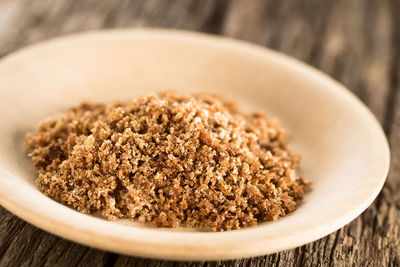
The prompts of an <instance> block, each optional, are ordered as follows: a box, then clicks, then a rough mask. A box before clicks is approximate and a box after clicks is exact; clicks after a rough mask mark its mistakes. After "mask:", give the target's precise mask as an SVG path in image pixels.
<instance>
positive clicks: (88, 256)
mask: <svg viewBox="0 0 400 267" xmlns="http://www.w3.org/2000/svg"><path fill="white" fill-rule="evenodd" d="M136 26H146V27H166V28H180V29H187V30H194V31H201V32H208V33H213V34H220V35H225V36H229V37H233V38H237V39H242V40H247V41H250V42H253V43H257V44H260V45H263V46H267V47H270V48H273V49H276V50H279V51H282V52H283V53H286V54H288V55H291V56H294V57H296V58H299V59H300V60H303V61H305V62H307V63H309V64H311V65H313V66H315V67H316V68H318V69H320V70H322V71H323V72H325V73H327V74H329V75H331V76H332V77H334V78H335V79H337V80H338V81H340V82H341V83H343V84H344V85H345V86H347V87H348V88H349V89H350V90H351V91H353V92H354V93H355V94H356V95H357V96H358V97H359V98H360V99H361V100H362V101H363V102H364V103H366V104H367V105H368V106H369V107H370V109H371V110H372V112H373V113H374V114H375V115H376V117H377V118H378V120H379V121H380V123H381V124H382V126H383V128H384V130H385V132H386V134H387V137H388V139H389V142H390V145H391V151H392V162H391V170H390V173H389V177H388V180H387V182H386V184H385V186H384V188H383V190H382V192H381V193H380V195H379V196H378V198H377V199H376V200H375V201H374V203H373V204H372V205H371V206H370V207H369V208H368V209H367V210H366V211H365V212H364V213H363V214H362V215H361V216H359V217H358V218H357V219H356V220H354V221H353V222H352V223H350V224H349V225H347V226H346V227H344V228H342V229H340V230H339V231H337V232H335V233H332V234H331V235H329V236H327V237H325V238H323V239H321V240H318V241H316V242H313V243H310V244H307V245H305V246H303V247H300V248H296V249H293V250H289V251H284V252H281V253H277V254H273V255H269V256H264V257H258V258H251V259H242V260H237V261H224V262H202V263H188V262H167V261H158V260H157V261H152V260H148V259H140V258H134V257H127V256H121V255H117V254H113V253H108V252H104V251H100V250H96V249H92V248H88V247H85V246H82V245H79V244H76V243H72V242H69V241H66V240H64V239H61V238H59V237H56V236H54V235H51V234H48V233H46V232H44V231H42V230H39V229H37V228H35V227H33V226H32V225H30V224H28V223H26V222H24V221H22V220H20V219H18V218H16V217H15V216H13V215H12V214H11V213H9V212H7V211H6V210H5V209H3V208H1V207H0V266H21V265H24V266H43V265H48V266H54V265H57V266H74V265H82V266H103V265H106V266H112V265H115V266H132V265H133V266H134V265H137V266H142V265H150V264H151V265H154V266H172V265H176V266H186V265H194V266H197V265H205V266H214V265H217V264H221V265H236V266H264V265H278V266H292V265H298V266H311V265H313V266H314V265H319V266H337V265H339V266H343V265H346V266H347V265H357V266H399V265H400V237H399V235H400V201H399V200H400V192H399V191H400V178H399V174H400V146H399V144H400V102H399V101H400V94H399V87H400V86H399V82H400V80H399V79H400V1H399V0H334V1H329V0H326V1H323V0H297V1H295V0H268V1H263V0H231V1H227V0H215V1H214V0H208V1H200V0H181V1H178V0H175V1H168V0H135V1H133V0H132V1H112V0H77V1H73V0H71V1H69V0H0V56H4V55H6V54H8V53H10V52H12V51H14V50H16V49H18V48H20V47H23V46H26V45H28V44H31V43H35V42H37V41H40V40H43V39H48V38H51V37H55V36H59V35H64V34H70V33H74V32H80V31H86V30H93V29H99V28H115V27H136ZM33 89H34V88H33ZM0 90H1V89H0Z"/></svg>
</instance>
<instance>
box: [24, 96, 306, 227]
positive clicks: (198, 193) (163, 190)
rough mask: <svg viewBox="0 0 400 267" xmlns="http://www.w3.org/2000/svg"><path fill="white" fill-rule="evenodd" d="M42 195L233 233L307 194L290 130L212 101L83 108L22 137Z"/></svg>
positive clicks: (111, 212) (107, 212)
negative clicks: (290, 145)
mask: <svg viewBox="0 0 400 267" xmlns="http://www.w3.org/2000/svg"><path fill="white" fill-rule="evenodd" d="M26 147H27V150H28V152H29V154H28V155H29V157H30V158H31V159H32V161H33V163H34V165H35V166H36V168H37V169H38V178H37V180H36V184H37V185H38V187H39V189H40V190H42V191H43V192H44V193H45V194H46V195H47V196H49V197H51V198H53V199H55V200H56V201H59V202H61V203H63V204H67V205H69V206H70V207H73V208H75V209H76V210H78V211H80V212H84V213H88V214H93V213H99V214H101V215H103V216H104V217H107V218H108V219H110V220H115V219H117V218H130V219H133V220H137V221H140V222H150V223H152V224H154V225H155V226H157V227H177V226H185V227H199V228H203V229H204V228H205V229H211V230H213V231H224V230H232V229H238V228H242V227H246V226H250V225H256V224H257V223H260V222H264V221H271V220H277V219H278V218H279V217H281V216H283V215H285V214H287V213H288V212H291V211H293V210H294V209H295V206H296V202H298V201H299V200H300V199H301V198H302V196H303V194H304V191H305V189H306V188H307V184H308V183H307V182H305V181H304V180H303V179H302V178H301V177H300V176H299V174H298V173H297V171H296V169H297V168H298V163H299V156H297V155H294V154H292V153H291V152H290V151H289V149H288V146H287V132H286V131H285V130H284V129H283V128H282V127H281V125H280V123H279V122H278V121H277V120H273V119H270V118H268V117H267V116H266V115H265V114H263V113H251V114H250V113H245V112H242V111H240V110H239V109H238V108H237V107H236V106H235V105H234V104H233V103H230V102H226V101H222V100H220V99H218V98H217V97H215V96H210V95H204V94H203V95H202V94H199V95H192V96H183V95H179V94H174V93H171V92H168V93H160V94H150V95H147V96H145V97H141V98H137V99H134V100H133V101H129V102H115V103H112V104H109V105H105V104H90V103H83V104H81V105H80V106H78V107H74V108H71V109H69V110H68V112H67V113H65V114H64V115H62V116H61V117H59V118H57V119H51V120H47V121H45V122H43V123H42V124H40V126H39V127H38V129H37V131H36V132H35V133H32V134H28V135H27V137H26Z"/></svg>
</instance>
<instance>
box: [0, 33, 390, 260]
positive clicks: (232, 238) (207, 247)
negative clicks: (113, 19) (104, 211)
mask: <svg viewBox="0 0 400 267" xmlns="http://www.w3.org/2000/svg"><path fill="white" fill-rule="evenodd" d="M121 36H137V37H141V38H143V37H144V38H149V37H150V38H164V39H174V40H178V41H179V40H185V41H191V42H202V43H204V44H206V45H209V46H215V45H217V46H222V47H230V48H234V49H236V50H238V51H242V52H243V51H244V52H246V53H256V54H258V55H260V56H262V55H268V57H272V58H274V59H276V60H277V61H280V63H282V64H285V65H287V66H288V67H291V68H296V71H300V72H301V73H302V74H304V75H307V76H312V78H313V79H317V80H319V81H318V82H320V83H323V84H326V85H327V86H326V90H332V92H334V93H335V94H336V95H338V96H340V97H342V98H344V99H346V100H347V101H351V102H352V104H354V106H355V107H357V110H358V111H359V112H360V113H362V115H363V116H365V118H366V119H367V120H368V121H369V124H370V130H371V131H374V134H376V135H377V138H376V139H377V140H376V142H378V143H379V147H380V151H377V152H379V153H380V154H379V158H380V159H381V160H382V166H383V167H382V169H381V170H379V171H378V172H377V174H375V176H376V177H379V181H378V183H377V186H376V187H375V188H374V190H372V191H371V193H370V195H369V197H368V198H367V199H364V200H360V202H359V204H358V205H356V207H353V208H352V209H349V210H347V211H346V212H344V213H343V214H342V215H340V216H337V217H336V218H335V219H334V220H332V221H331V222H329V223H326V222H325V223H324V224H321V225H319V226H318V227H312V228H307V227H306V228H304V229H301V230H302V231H298V232H297V234H296V235H295V236H293V235H292V236H290V237H284V238H281V239H279V242H277V243H276V244H275V245H273V246H271V245H266V243H267V242H270V241H268V240H265V238H263V236H262V234H260V231H261V230H262V227H261V226H257V227H249V228H245V229H241V230H235V231H230V232H218V233H203V232H202V233H199V232H189V233H188V232H168V231H160V230H154V229H145V228H136V227H131V226H125V225H120V224H118V226H116V227H118V229H117V228H116V227H111V226H110V227H107V229H109V230H110V232H106V233H104V232H101V233H99V232H98V231H97V230H96V229H97V228H96V227H103V226H104V225H105V224H104V223H107V224H110V223H108V222H105V221H103V220H101V219H96V218H93V220H92V221H91V222H92V223H91V224H90V225H86V226H85V225H83V226H82V225H81V226H77V225H74V223H73V222H71V221H68V220H67V221H61V220H60V218H55V217H52V216H51V215H49V214H47V215H45V214H44V213H42V212H41V211H40V210H35V211H33V210H32V208H27V207H26V206H23V205H22V203H21V202H19V201H18V198H17V197H15V196H14V197H13V196H10V194H7V190H8V189H9V187H7V184H5V182H4V180H5V179H0V185H1V186H0V204H1V205H2V206H3V207H5V208H6V209H7V210H9V211H11V212H12V213H13V214H15V215H16V216H18V217H20V218H22V219H24V220H26V221H28V222H29V223H31V224H33V225H35V226H37V227H39V228H41V229H44V230H46V231H48V232H51V233H54V234H56V235H58V236H61V237H64V238H67V239H69V240H72V241H76V242H79V243H82V244H85V245H88V246H92V247H96V248H100V249H106V250H109V251H114V252H117V253H122V254H127V255H135V256H145V257H151V258H160V259H174V260H221V259H233V258H240V257H249V256H259V255H264V254H270V253H275V252H279V251H282V250H287V249H291V248H295V247H298V246H300V245H304V244H306V243H309V242H312V241H315V240H317V239H319V238H322V237H324V236H326V235H328V234H330V233H332V232H334V231H336V230H338V229H339V228H341V227H343V226H344V225H346V224H347V223H349V222H350V221H352V220H353V219H354V218H356V217H357V216H358V215H360V214H361V213H362V212H363V211H364V210H365V209H366V208H367V207H368V206H369V205H370V204H371V203H372V201H373V200H374V199H375V198H376V196H377V195H378V193H379V192H380V190H381V189H382V187H383V184H384V182H385V180H386V177H387V174H388V171H389V164H390V150H389V144H388V141H387V139H386V136H385V134H384V132H383V129H382V127H381V126H380V124H379V122H378V121H377V119H376V118H375V116H374V115H373V114H372V113H371V111H370V110H369V109H368V108H367V107H366V105H365V104H364V103H362V102H361V100H359V99H358V98H357V97H356V96H355V95H354V94H353V93H352V92H350V91H349V90H347V89H346V88H345V87H344V86H342V85H341V84H340V83H338V82H337V81H335V80H334V79H332V78H331V77H329V76H328V75H326V74H324V73H322V72H321V71H319V70H317V69H315V68H313V67H311V66H309V65H307V64H305V63H303V62H301V61H299V60H297V59H295V58H292V57H290V56H287V55H285V54H282V53H280V52H277V51H273V50H271V49H268V48H265V47H262V46H258V45H255V44H251V43H247V42H244V41H240V40H234V39H231V38H228V37H221V36H216V35H215V36H214V35H210V34H204V33H195V32H189V31H183V30H171V29H168V30H167V29H155V28H133V29H131V28H128V29H126V28H125V29H111V30H104V29H103V30H96V31H89V32H81V33H77V34H71V35H66V36H61V37H57V38H53V39H49V40H45V41H41V42H38V43H36V44H34V45H32V46H28V47H25V48H22V49H20V50H17V51H16V52H14V53H11V54H9V55H7V56H5V57H4V58H3V59H1V60H0V70H1V67H2V66H4V65H6V64H7V62H10V61H13V60H14V59H15V58H19V57H24V56H26V55H29V54H30V53H31V52H32V51H36V49H43V48H45V47H47V46H52V45H57V44H60V43H63V44H65V43H68V42H75V41H76V40H77V39H91V38H99V39H103V38H105V39H108V38H116V37H117V38H118V37H121ZM328 85H329V86H328ZM3 176H4V174H2V173H1V172H0V178H4V177H3ZM75 213H76V212H75ZM76 216H77V218H78V217H79V218H82V219H83V217H81V216H86V217H87V215H83V214H80V213H77V214H76ZM115 225H117V224H115ZM121 229H122V230H121ZM126 233H130V235H126ZM276 238H279V237H276ZM238 240H240V242H237V241H238ZM242 241H243V242H242ZM221 244H224V245H226V246H227V247H225V248H224V249H223V250H221V249H219V248H220V247H219V246H220V245H221ZM244 247H245V249H244Z"/></svg>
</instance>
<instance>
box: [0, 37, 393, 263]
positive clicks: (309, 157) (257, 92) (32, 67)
mask: <svg viewBox="0 0 400 267" xmlns="http://www.w3.org/2000/svg"><path fill="white" fill-rule="evenodd" d="M0 88H1V90H0V112H1V113H2V114H3V115H2V116H1V117H0V136H1V138H0V204H1V205H2V206H4V207H5V208H6V209H8V210H10V211H11V212H12V213H14V214H15V215H17V216H19V217H21V218H22V219H24V220H26V221H28V222H30V223H32V224H34V225H36V226H37V227H40V228H42V229H45V230H47V231H49V232H51V233H54V234H56V235H59V236H62V237H65V238H67V239H70V240H73V241H76V242H79V243H83V244H86V245H89V246H93V247H97V248H101V249H106V250H111V251H114V252H119V253H124V254H129V255H139V256H145V257H154V258H164V259H179V260H183V259H190V260H206V259H207V260H210V259H231V258H239V257H248V256H256V255H263V254H268V253H273V252H277V251H281V250H285V249H290V248H294V247H297V246H300V245H303V244H305V243H307V242H311V241H314V240H316V239H318V238H321V237H323V236H325V235H327V234H329V233H331V232H333V231H335V230H337V229H339V228H340V227H342V226H344V225H345V224H347V223H348V222H350V221H351V220H353V219H354V218H355V217H357V216H358V215H359V214H360V213H361V212H362V211H364V210H365V209H366V208H367V207H368V206H369V205H370V204H371V202H372V201H373V200H374V199H375V197H376V196H377V194H378V193H379V191H380V190H381V188H382V185H383V183H384V181H385V178H386V175H387V172H388V166H389V148H388V144H387V141H386V138H385V135H384V133H383V131H382V129H381V127H380V125H379V123H378V122H377V121H376V119H375V118H374V116H373V115H372V114H371V112H370V111H369V110H368V109H367V108H366V107H365V106H364V105H363V104H362V103H361V102H360V101H359V100H358V99H357V98H356V97H354V96H353V94H351V93H350V92H349V91H348V90H346V89H345V88H344V87H343V86H342V85H340V84H339V83H337V82H335V81H334V80H332V79H331V78H329V77H328V76H326V75H324V74H323V73H321V72H319V71H317V70H315V69H313V68H311V67H309V66H307V65H305V64H303V63H301V62H299V61H297V60H295V59H291V58H289V57H287V56H285V55H282V54H280V53H277V52H274V51H271V50H268V49H265V48H262V47H258V46H254V45H251V44H247V43H244V42H240V41H234V40H230V39H226V38H220V37H214V36H209V35H203V34H196V33H189V32H182V31H169V30H149V29H140V30H139V29H137V30H115V31H100V32H93V33H85V34H79V35H74V36H68V37H62V38H57V39H54V40H50V41H46V42H43V43H40V44H38V45H34V46H32V47H30V48H25V49H23V50H21V51H19V52H17V53H14V54H12V55H10V56H7V57H6V58H5V59H3V60H2V61H1V62H0ZM171 88H173V89H175V90H176V91H184V92H192V91H204V92H214V93H217V94H219V95H222V96H224V97H228V98H233V99H235V100H237V101H238V102H239V104H241V106H243V107H245V108H247V109H250V110H264V111H266V112H267V113H268V114H270V115H272V116H276V117H278V118H279V119H280V120H281V121H282V123H283V125H284V126H285V127H286V128H288V129H289V131H290V132H291V133H292V138H291V147H292V150H293V151H295V152H298V153H300V154H302V155H303V160H302V162H301V168H300V172H301V173H302V175H303V176H304V177H305V178H306V179H308V180H310V181H312V183H313V184H312V189H311V191H310V192H309V193H308V194H307V195H306V196H305V199H304V201H303V202H302V203H301V205H299V207H298V208H297V210H296V211H295V212H293V213H291V214H290V215H288V216H286V217H284V218H282V219H280V220H278V221H276V222H269V223H264V224H261V225H259V226H256V227H250V228H246V229H243V230H235V231H230V232H219V233H212V232H198V231H187V230H185V229H176V230H166V229H155V228H149V227H144V226H142V225H139V224H135V223H127V222H126V221H121V222H108V221H106V220H103V219H101V218H96V217H94V216H89V215H84V214H81V213H79V212H77V211H75V210H73V209H70V208H68V207H66V206H63V205H61V204H59V203H57V202H55V201H53V200H51V199H49V198H48V197H46V196H44V195H43V194H42V193H41V192H40V191H39V190H38V189H37V188H36V186H35V185H34V180H35V172H34V170H33V167H32V166H31V162H30V161H29V160H28V159H27V158H26V157H25V154H24V151H23V140H24V136H25V134H26V132H28V131H31V130H33V129H34V127H35V126H36V125H37V124H38V123H39V122H40V121H41V120H43V119H45V118H46V117H49V116H53V115H56V114H57V113H59V112H62V111H64V110H65V109H66V108H67V107H69V106H71V105H75V104H78V103H79V102H80V101H82V100H93V101H107V102H110V101H111V100H114V99H129V98H133V97H135V96H140V95H143V94H145V93H147V92H151V91H158V90H164V89H171ZM127 224H128V225H127Z"/></svg>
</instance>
